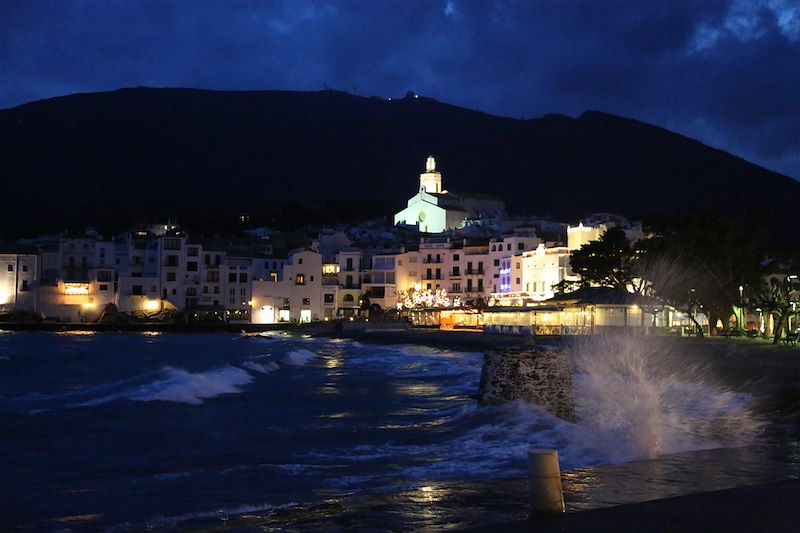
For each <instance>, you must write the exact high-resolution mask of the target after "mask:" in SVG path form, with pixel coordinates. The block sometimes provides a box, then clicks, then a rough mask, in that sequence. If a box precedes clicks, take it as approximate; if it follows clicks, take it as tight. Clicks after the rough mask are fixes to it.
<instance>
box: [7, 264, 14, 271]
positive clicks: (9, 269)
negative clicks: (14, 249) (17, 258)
mask: <svg viewBox="0 0 800 533" xmlns="http://www.w3.org/2000/svg"><path fill="white" fill-rule="evenodd" d="M8 271H9V272H14V264H13V263H9V264H8Z"/></svg>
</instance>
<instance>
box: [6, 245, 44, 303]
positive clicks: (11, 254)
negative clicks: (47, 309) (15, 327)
mask: <svg viewBox="0 0 800 533" xmlns="http://www.w3.org/2000/svg"><path fill="white" fill-rule="evenodd" d="M38 280H39V256H38V254H37V253H35V252H34V251H33V250H22V249H19V248H17V247H10V248H4V249H0V312H2V313H7V312H10V311H29V312H37V311H38V309H37V307H38V306H37V302H36V289H37V286H38Z"/></svg>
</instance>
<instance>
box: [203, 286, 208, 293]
mask: <svg viewBox="0 0 800 533" xmlns="http://www.w3.org/2000/svg"><path fill="white" fill-rule="evenodd" d="M203 294H208V285H203Z"/></svg>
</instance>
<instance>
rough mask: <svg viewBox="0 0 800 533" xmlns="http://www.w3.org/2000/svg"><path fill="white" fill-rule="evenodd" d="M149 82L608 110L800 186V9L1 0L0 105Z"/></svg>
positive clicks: (514, 113) (751, 4)
mask: <svg viewBox="0 0 800 533" xmlns="http://www.w3.org/2000/svg"><path fill="white" fill-rule="evenodd" d="M136 85H146V86H153V87H200V88H212V89H289V90H320V89H323V88H325V87H330V88H332V89H338V90H346V91H348V92H351V93H355V94H359V95H364V96H371V95H379V96H384V97H388V96H402V95H404V94H405V93H406V91H408V90H413V91H415V92H417V93H419V94H422V95H425V96H430V97H433V98H436V99H438V100H441V101H445V102H448V103H452V104H455V105H459V106H463V107H467V108H471V109H478V110H481V111H485V112H488V113H492V114H497V115H504V116H510V117H525V118H536V117H540V116H541V115H544V114H546V113H563V114H567V115H570V116H576V115H578V114H580V113H581V112H582V111H584V110H586V109H597V110H601V111H606V112H609V113H614V114H618V115H622V116H627V117H633V118H637V119H639V120H643V121H645V122H650V123H653V124H657V125H660V126H663V127H666V128H668V129H671V130H673V131H677V132H679V133H683V134H685V135H688V136H691V137H694V138H697V139H699V140H701V141H703V142H705V143H707V144H709V145H711V146H715V147H718V148H722V149H724V150H727V151H730V152H732V153H734V154H736V155H739V156H741V157H744V158H745V159H748V160H751V161H753V162H755V163H757V164H760V165H763V166H765V167H767V168H770V169H773V170H776V171H778V172H782V173H784V174H788V175H790V176H793V177H795V178H800V0H744V1H699V2H692V1H681V0H658V1H657V0H642V1H638V2H635V1H608V2H588V1H566V0H560V1H552V2H549V1H534V0H523V1H518V2H515V1H499V0H498V1H474V0H469V1H467V0H463V1H459V0H436V1H412V0H405V1H383V2H380V1H341V2H323V1H313V2H301V1H299V0H291V1H286V2H266V1H263V2H248V1H228V2H222V1H209V0H197V1H189V0H186V1H178V2H176V1H167V0H155V1H149V2H134V1H115V0H84V1H79V0H74V1H69V0H63V1H37V0H0V108H5V107H11V106H15V105H18V104H21V103H24V102H27V101H31V100H36V99H40V98H46V97H51V96H58V95H63V94H69V93H74V92H86V91H101V90H110V89H116V88H120V87H130V86H136Z"/></svg>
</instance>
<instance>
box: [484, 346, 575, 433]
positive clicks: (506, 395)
mask: <svg viewBox="0 0 800 533" xmlns="http://www.w3.org/2000/svg"><path fill="white" fill-rule="evenodd" d="M572 372H573V364H572V358H571V356H570V354H569V352H568V351H566V350H564V349H560V350H556V349H548V348H543V347H536V346H527V347H521V348H510V349H507V350H503V351H492V352H486V354H485V355H484V361H483V370H482V371H481V384H480V392H479V394H478V404H479V405H498V404H502V403H505V402H510V401H514V400H525V401H528V402H532V403H535V404H537V405H539V406H540V407H543V408H544V409H547V410H548V411H550V412H551V413H552V414H554V415H555V416H557V417H559V418H562V419H564V420H573V419H574V417H575V404H574V400H573V397H572Z"/></svg>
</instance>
